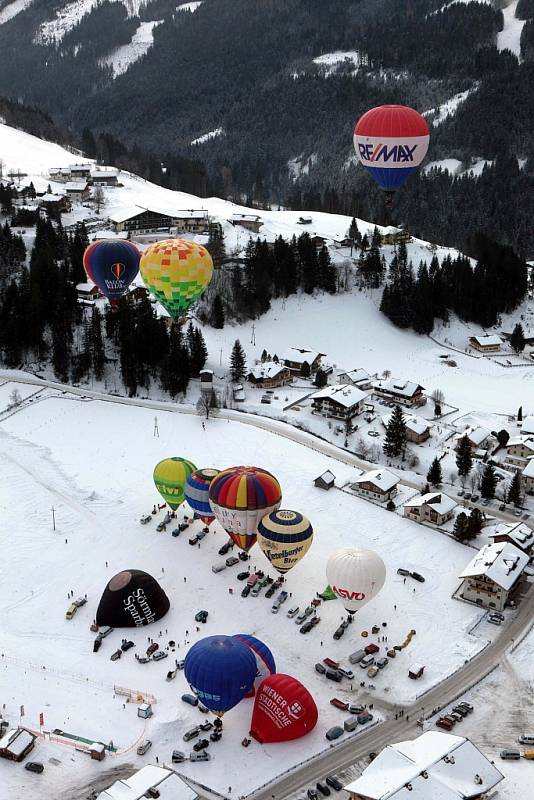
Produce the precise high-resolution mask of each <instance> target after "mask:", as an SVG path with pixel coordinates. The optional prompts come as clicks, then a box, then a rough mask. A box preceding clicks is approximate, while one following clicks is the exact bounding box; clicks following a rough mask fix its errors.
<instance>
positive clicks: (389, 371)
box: [382, 369, 391, 381]
mask: <svg viewBox="0 0 534 800" xmlns="http://www.w3.org/2000/svg"><path fill="white" fill-rule="evenodd" d="M382 377H383V378H384V380H385V381H387V379H388V378H391V370H389V369H385V370H384V372H383V373H382Z"/></svg>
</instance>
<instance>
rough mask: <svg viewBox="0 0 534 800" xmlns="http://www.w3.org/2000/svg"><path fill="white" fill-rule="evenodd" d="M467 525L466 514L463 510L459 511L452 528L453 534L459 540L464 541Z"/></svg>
mask: <svg viewBox="0 0 534 800" xmlns="http://www.w3.org/2000/svg"><path fill="white" fill-rule="evenodd" d="M468 526H469V520H468V519H467V514H466V513H465V512H463V511H460V513H459V514H458V516H457V517H456V519H455V520H454V529H453V536H454V538H455V539H457V540H458V541H459V542H465V541H466V539H467V537H468V535H469V534H468Z"/></svg>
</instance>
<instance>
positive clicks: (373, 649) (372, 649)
mask: <svg viewBox="0 0 534 800" xmlns="http://www.w3.org/2000/svg"><path fill="white" fill-rule="evenodd" d="M379 650H380V648H379V646H378V645H377V644H372V643H371V644H368V645H367V647H366V648H365V652H366V653H367V655H372V654H373V653H378V651H379Z"/></svg>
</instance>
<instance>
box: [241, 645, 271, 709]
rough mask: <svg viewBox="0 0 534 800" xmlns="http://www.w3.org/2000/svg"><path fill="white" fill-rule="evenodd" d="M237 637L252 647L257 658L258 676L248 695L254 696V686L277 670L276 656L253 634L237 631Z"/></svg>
mask: <svg viewBox="0 0 534 800" xmlns="http://www.w3.org/2000/svg"><path fill="white" fill-rule="evenodd" d="M235 638H236V639H239V640H240V641H241V642H243V643H244V644H246V646H247V647H250V649H251V651H252V652H253V653H254V658H255V659H256V678H255V680H254V686H253V688H252V690H251V691H250V693H249V695H248V696H250V697H254V687H257V686H259V685H260V683H261V682H262V680H263V679H264V678H266V677H267V676H268V675H272V674H273V673H275V672H276V663H275V660H274V656H273V654H272V653H271V651H270V650H269V648H268V647H267V645H266V644H265V643H264V642H262V641H261V640H260V639H257V638H256V637H255V636H251V635H250V634H248V633H236V634H235Z"/></svg>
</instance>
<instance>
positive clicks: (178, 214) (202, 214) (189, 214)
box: [163, 208, 208, 219]
mask: <svg viewBox="0 0 534 800" xmlns="http://www.w3.org/2000/svg"><path fill="white" fill-rule="evenodd" d="M163 213H164V214H169V216H171V217H174V218H175V219H207V216H208V212H207V211H205V210H204V209H203V208H189V209H186V210H185V211H172V212H169V211H164V212H163Z"/></svg>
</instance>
